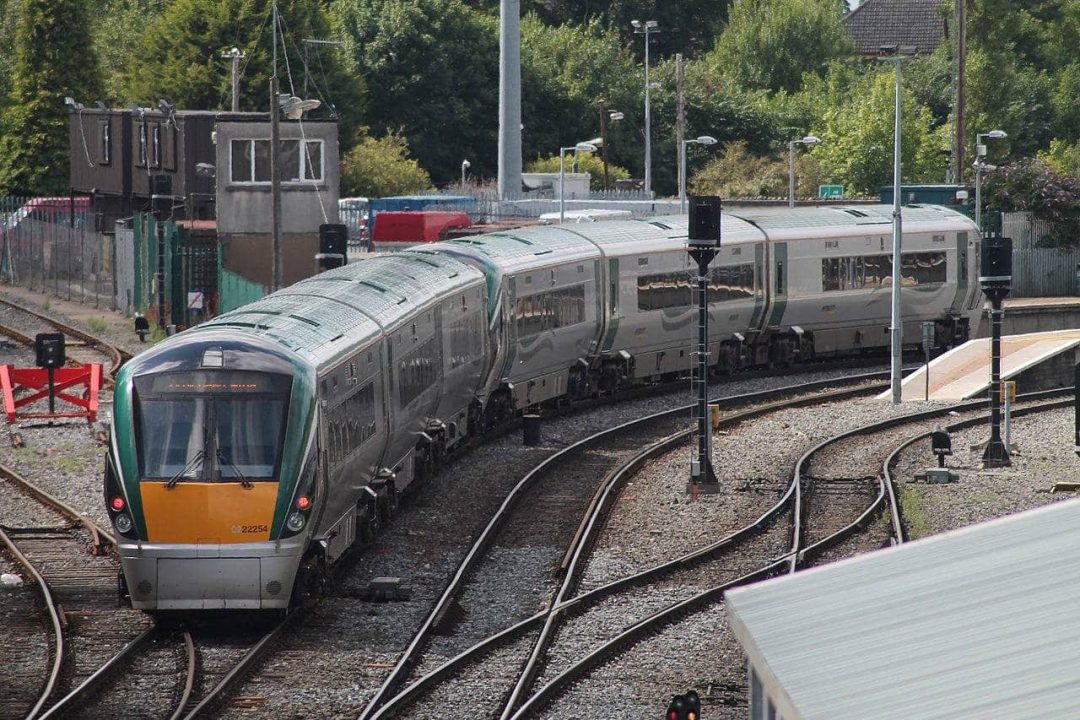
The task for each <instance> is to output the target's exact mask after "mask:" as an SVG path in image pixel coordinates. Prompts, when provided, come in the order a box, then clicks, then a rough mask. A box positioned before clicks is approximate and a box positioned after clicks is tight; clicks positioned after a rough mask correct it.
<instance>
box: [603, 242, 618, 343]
mask: <svg viewBox="0 0 1080 720" xmlns="http://www.w3.org/2000/svg"><path fill="white" fill-rule="evenodd" d="M604 279H605V281H606V284H607V292H606V294H605V297H606V300H607V306H606V308H605V315H606V316H607V322H606V323H605V325H604V327H605V332H604V337H603V340H602V342H601V343H600V351H601V352H608V351H609V350H611V348H612V346H613V345H614V343H615V335H616V334H617V333H618V332H619V300H620V298H619V279H620V278H619V258H610V259H609V260H608V264H607V277H606V278H604Z"/></svg>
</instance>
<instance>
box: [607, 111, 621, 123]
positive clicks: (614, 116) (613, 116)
mask: <svg viewBox="0 0 1080 720" xmlns="http://www.w3.org/2000/svg"><path fill="white" fill-rule="evenodd" d="M608 117H609V118H611V119H612V120H613V121H614V120H622V119H623V117H624V115H623V114H622V113H621V112H619V111H618V110H614V111H612V112H610V113H608Z"/></svg>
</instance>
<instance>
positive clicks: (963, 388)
mask: <svg viewBox="0 0 1080 720" xmlns="http://www.w3.org/2000/svg"><path fill="white" fill-rule="evenodd" d="M1077 362H1080V329H1074V330H1054V331H1051V332H1037V333H1024V334H1021V335H1006V336H1005V337H1003V338H1002V339H1001V377H1002V380H1014V381H1016V387H1017V392H1034V391H1036V390H1049V389H1052V388H1058V387H1066V386H1070V385H1072V384H1073V379H1074V372H1075V370H1074V368H1075V366H1076V364H1077ZM926 373H927V367H926V366H923V367H920V368H919V369H918V370H916V371H914V372H912V373H909V374H908V375H907V376H906V377H904V379H903V380H902V381H901V385H900V387H901V400H902V401H905V402H907V401H919V400H951V401H956V400H968V399H972V398H978V397H982V396H984V395H986V391H987V388H988V387H989V386H990V339H989V338H979V339H977V340H970V341H968V342H966V343H964V344H963V345H961V346H960V347H958V348H953V349H952V350H950V351H948V352H947V353H945V354H943V355H940V356H939V357H937V358H935V359H934V360H932V361H931V362H930V365H929V379H930V382H929V392H927V374H926ZM891 397H892V394H891V393H890V392H888V391H886V392H884V393H882V394H880V395H878V398H879V399H882V400H887V399H890V398H891Z"/></svg>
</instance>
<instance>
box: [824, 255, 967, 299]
mask: <svg viewBox="0 0 1080 720" xmlns="http://www.w3.org/2000/svg"><path fill="white" fill-rule="evenodd" d="M900 271H901V277H902V279H901V286H902V287H915V286H917V285H932V284H934V283H943V282H945V281H946V279H947V278H946V259H945V253H944V252H923V253H906V254H905V255H904V256H903V260H902V263H901V266H900ZM891 284H892V257H890V256H889V255H866V256H862V257H845V258H823V259H822V260H821V289H822V291H823V292H830V291H833V290H866V289H876V288H881V287H886V286H888V285H891Z"/></svg>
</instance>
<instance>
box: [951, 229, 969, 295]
mask: <svg viewBox="0 0 1080 720" xmlns="http://www.w3.org/2000/svg"><path fill="white" fill-rule="evenodd" d="M967 244H968V234H967V233H966V232H961V233H956V295H955V296H953V302H952V307H951V308H950V309H951V310H952V311H953V312H958V311H959V310H960V309H961V308H962V307H963V306H964V301H965V300H966V299H967V290H968V247H967Z"/></svg>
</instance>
